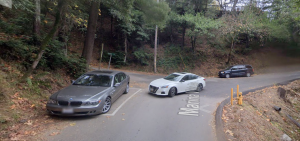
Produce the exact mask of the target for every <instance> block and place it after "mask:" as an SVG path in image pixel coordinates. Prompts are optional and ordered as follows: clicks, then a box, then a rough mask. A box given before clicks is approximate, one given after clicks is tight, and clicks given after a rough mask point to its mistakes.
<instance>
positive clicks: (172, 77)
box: [164, 74, 180, 81]
mask: <svg viewBox="0 0 300 141" xmlns="http://www.w3.org/2000/svg"><path fill="white" fill-rule="evenodd" d="M179 78H180V75H178V74H170V75H168V76H166V77H165V78H164V79H166V80H170V81H179Z"/></svg>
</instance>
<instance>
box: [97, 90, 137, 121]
mask: <svg viewBox="0 0 300 141" xmlns="http://www.w3.org/2000/svg"><path fill="white" fill-rule="evenodd" d="M141 90H142V89H139V90H138V91H136V92H135V93H134V94H133V95H131V96H130V97H128V98H127V99H126V100H125V101H124V102H123V103H122V104H121V105H120V106H119V107H118V108H117V109H116V110H115V111H114V112H113V113H112V114H103V115H105V116H114V115H115V114H116V113H117V112H118V111H119V110H120V109H121V108H122V106H123V105H124V104H125V103H126V102H127V101H128V100H129V99H130V98H132V97H133V96H134V95H136V94H137V93H138V92H140V91H141Z"/></svg>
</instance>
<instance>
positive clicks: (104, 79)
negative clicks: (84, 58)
mask: <svg viewBox="0 0 300 141" xmlns="http://www.w3.org/2000/svg"><path fill="white" fill-rule="evenodd" d="M111 80H112V76H108V75H96V74H85V75H82V76H80V77H79V78H78V79H77V80H76V81H75V82H74V83H73V85H82V86H103V87H110V85H111Z"/></svg>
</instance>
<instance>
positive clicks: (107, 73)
mask: <svg viewBox="0 0 300 141" xmlns="http://www.w3.org/2000/svg"><path fill="white" fill-rule="evenodd" d="M120 72H121V71H114V70H95V71H90V72H87V73H85V74H103V75H115V74H117V73H120ZM123 73H124V72H123Z"/></svg>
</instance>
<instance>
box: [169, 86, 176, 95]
mask: <svg viewBox="0 0 300 141" xmlns="http://www.w3.org/2000/svg"><path fill="white" fill-rule="evenodd" d="M175 94H176V88H175V87H172V88H171V89H170V90H169V96H170V97H173V96H175Z"/></svg>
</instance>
